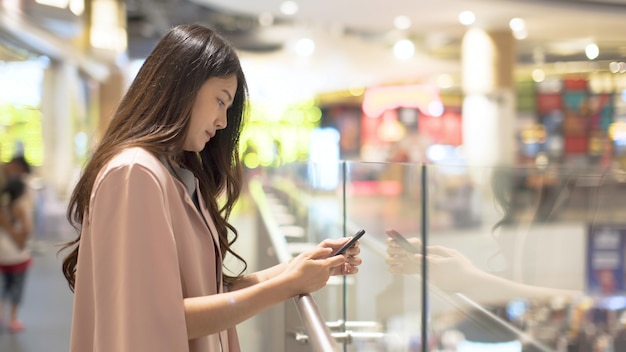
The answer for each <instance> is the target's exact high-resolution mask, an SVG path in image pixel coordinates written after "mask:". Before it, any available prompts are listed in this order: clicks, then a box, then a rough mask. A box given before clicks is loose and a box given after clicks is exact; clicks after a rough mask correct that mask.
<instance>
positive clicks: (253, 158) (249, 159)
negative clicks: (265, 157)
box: [243, 153, 259, 169]
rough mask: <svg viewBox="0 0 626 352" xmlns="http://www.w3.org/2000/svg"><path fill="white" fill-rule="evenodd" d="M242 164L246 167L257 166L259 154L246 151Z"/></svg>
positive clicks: (253, 167)
mask: <svg viewBox="0 0 626 352" xmlns="http://www.w3.org/2000/svg"><path fill="white" fill-rule="evenodd" d="M243 164H244V166H245V167H247V168H248V169H256V168H257V167H259V155H258V154H257V153H248V154H246V156H244V158H243Z"/></svg>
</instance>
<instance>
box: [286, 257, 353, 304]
mask: <svg viewBox="0 0 626 352" xmlns="http://www.w3.org/2000/svg"><path fill="white" fill-rule="evenodd" d="M332 251H333V250H332V248H329V247H316V248H315V249H313V250H310V251H307V252H304V253H301V254H300V255H298V256H297V257H295V258H293V259H292V260H291V261H290V262H289V263H288V264H287V267H286V268H285V270H284V271H283V272H282V273H281V274H280V275H279V276H281V277H283V278H284V279H285V280H286V282H287V285H289V286H290V287H291V290H292V293H293V295H294V296H295V295H298V294H302V293H310V292H314V291H317V290H319V289H321V288H322V287H324V286H325V285H326V282H327V281H328V279H329V278H330V276H331V275H332V274H333V273H334V272H335V271H336V270H338V269H337V268H339V267H343V266H344V265H345V258H344V257H343V256H330V255H331V253H332Z"/></svg>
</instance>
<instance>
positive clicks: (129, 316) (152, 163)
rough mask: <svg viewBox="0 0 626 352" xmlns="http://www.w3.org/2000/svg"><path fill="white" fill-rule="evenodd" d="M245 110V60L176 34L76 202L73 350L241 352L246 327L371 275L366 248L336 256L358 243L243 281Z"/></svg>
mask: <svg viewBox="0 0 626 352" xmlns="http://www.w3.org/2000/svg"><path fill="white" fill-rule="evenodd" d="M246 103H247V87H246V81H245V76H244V73H243V71H242V68H241V66H240V62H239V58H238V56H237V54H236V52H235V50H234V48H232V47H231V46H230V45H229V44H228V43H227V42H225V40H224V39H223V38H222V37H221V36H220V35H219V34H217V33H216V32H214V31H213V30H211V29H209V28H206V27H203V26H200V25H180V26H177V27H174V28H173V29H171V30H170V31H169V32H168V34H166V35H165V36H164V37H163V38H162V39H161V41H160V42H159V43H158V44H157V45H156V47H155V48H154V50H153V52H152V53H151V54H150V55H149V56H148V57H147V59H146V60H145V62H144V64H143V66H142V67H141V69H140V70H139V72H138V74H137V76H136V78H135V80H134V81H133V83H132V84H131V86H130V87H129V89H128V91H127V93H126V95H125V96H124V98H123V99H122V101H121V103H120V105H119V107H118V109H117V111H116V113H115V114H114V117H113V119H112V120H111V122H110V125H109V126H108V128H107V130H106V131H105V133H104V136H103V138H102V141H101V143H100V144H99V146H97V148H96V149H95V151H94V153H93V155H92V156H91V158H90V160H89V161H88V163H87V164H86V166H85V168H84V170H83V174H82V176H81V178H80V179H79V181H78V183H77V184H76V187H75V189H74V191H73V194H72V196H71V199H70V203H69V207H68V217H69V220H70V222H71V223H72V224H73V225H75V227H76V228H77V229H78V231H79V234H78V237H77V238H76V239H75V240H74V241H72V242H70V243H67V244H66V246H65V249H67V250H68V251H69V254H67V256H66V257H65V259H64V261H63V272H64V274H65V276H66V279H67V280H68V283H69V286H70V289H72V290H73V291H74V310H73V321H72V333H71V342H70V350H71V351H80V352H84V351H116V352H130V351H133V352H135V351H151V352H158V351H167V352H171V351H192V352H193V351H206V352H218V351H221V352H228V351H239V350H240V348H239V342H238V338H237V335H236V330H235V327H236V325H237V324H239V323H240V322H242V321H244V320H246V319H248V318H250V317H252V316H254V315H256V314H258V313H259V312H261V311H263V310H265V309H267V308H269V307H271V306H273V305H276V304H279V303H282V302H284V301H286V300H288V299H290V298H292V297H294V296H296V295H298V294H303V293H310V292H313V291H316V290H319V289H321V288H322V287H324V286H325V285H326V283H327V280H328V279H329V277H330V276H331V275H345V274H354V273H356V272H357V271H358V267H357V266H358V265H359V264H360V263H361V259H360V257H358V254H359V251H360V250H359V247H358V245H355V246H353V247H352V248H351V249H349V250H348V251H347V252H346V253H345V254H344V255H338V256H332V255H331V253H332V252H333V251H334V250H336V249H337V248H338V247H340V246H341V245H342V244H343V243H345V241H346V239H336V240H330V239H327V240H324V241H322V242H321V243H320V244H319V245H318V246H317V247H316V248H315V249H313V250H310V251H307V252H305V253H302V254H300V255H298V256H297V257H295V258H293V259H292V260H291V261H290V262H289V263H283V264H279V265H277V266H274V267H271V268H268V269H265V270H263V271H260V272H256V273H250V274H244V272H245V270H246V265H245V260H244V259H243V258H241V257H240V256H239V255H238V254H236V253H235V252H234V251H233V248H232V244H233V243H234V242H235V240H237V239H238V238H239V233H238V231H237V230H236V229H235V228H234V227H233V226H232V225H231V224H230V223H229V216H230V214H231V210H232V208H233V206H234V204H235V202H236V201H237V199H238V197H239V195H240V192H241V187H242V182H243V181H242V166H241V163H240V159H239V158H240V157H239V136H240V133H241V128H242V126H243V118H244V112H245V110H246V109H245V107H246ZM228 255H232V256H234V257H235V258H237V259H238V260H240V261H241V262H242V263H243V269H242V270H241V271H240V272H239V273H236V272H233V271H231V270H230V269H229V268H226V267H224V259H225V257H226V256H228Z"/></svg>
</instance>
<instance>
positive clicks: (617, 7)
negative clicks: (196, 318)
mask: <svg viewBox="0 0 626 352" xmlns="http://www.w3.org/2000/svg"><path fill="white" fill-rule="evenodd" d="M625 19H626V1H624V0H467V1H457V0H439V1H430V2H426V1H404V0H386V1H377V0H372V1H359V0H341V1H329V0H318V1H302V0H293V1H290V0H287V1H282V0H255V1H245V0H127V1H120V0H0V163H2V162H7V161H9V160H10V159H11V158H12V157H13V156H14V155H19V154H21V155H24V156H25V158H26V159H27V160H28V161H29V162H30V163H31V165H33V167H34V175H35V176H36V177H37V179H38V180H39V181H40V182H39V186H40V188H39V189H38V200H39V203H38V210H37V214H38V219H39V220H38V221H39V223H38V226H37V229H36V233H35V234H34V236H33V240H32V244H31V245H32V250H33V253H35V254H36V260H35V265H34V267H33V269H32V272H31V274H30V276H29V278H28V285H27V288H26V299H25V304H24V308H23V315H24V316H23V320H24V321H25V324H26V326H27V328H26V330H25V331H24V332H22V333H20V334H10V333H9V332H8V331H5V330H0V350H2V351H6V352H11V351H53V352H56V351H65V350H67V348H68V341H69V322H70V319H71V299H72V296H71V293H70V292H69V290H68V288H67V286H66V284H65V283H64V281H63V278H62V276H61V271H60V261H59V260H60V259H59V258H60V257H59V256H58V255H57V252H56V251H57V248H58V247H56V245H57V244H58V243H60V242H63V241H66V240H69V239H72V238H73V236H75V233H74V231H73V229H71V228H70V227H69V225H68V224H67V223H66V221H65V205H66V201H67V198H68V196H69V194H70V192H71V190H72V187H73V185H74V182H75V180H76V179H77V177H78V175H79V174H80V172H81V167H82V165H83V163H84V162H85V160H86V159H87V158H88V157H89V152H90V150H91V149H92V148H93V146H94V145H96V144H97V143H98V140H99V134H100V132H101V131H102V130H103V128H104V126H106V125H107V122H108V120H109V119H110V117H111V114H112V112H113V110H114V109H115V107H116V104H117V102H118V101H119V99H120V98H121V97H122V95H123V94H124V91H125V88H126V87H127V86H128V84H129V82H131V81H132V79H133V77H134V74H135V72H136V71H137V69H138V68H139V66H140V65H141V63H142V60H143V58H145V57H146V55H147V54H148V53H149V52H150V50H151V49H152V47H153V46H154V45H155V43H156V42H157V41H158V40H159V38H160V37H161V36H163V35H164V34H165V32H166V31H167V30H168V29H169V28H171V27H172V26H174V25H177V24H182V23H201V24H204V25H207V26H210V27H213V28H215V29H217V30H218V31H220V32H221V33H222V34H223V35H224V36H225V37H226V38H227V39H228V40H229V41H230V42H231V43H232V44H233V45H234V46H235V47H236V48H237V50H238V51H239V54H240V58H241V61H242V64H243V67H244V71H245V73H246V76H247V80H248V84H249V88H250V108H251V109H250V114H249V116H248V119H249V120H248V124H247V127H246V129H245V130H244V132H243V135H242V139H241V155H242V160H243V162H244V165H245V167H246V170H247V177H248V179H247V181H250V184H249V185H247V186H246V190H247V191H249V192H246V194H245V195H244V197H243V198H242V200H241V201H240V203H239V205H238V209H237V211H236V214H234V216H233V223H235V224H236V225H237V226H238V228H239V229H240V231H241V232H245V233H246V235H245V236H241V238H246V240H243V242H240V243H238V244H237V245H238V246H239V247H240V250H241V251H242V253H244V254H247V255H249V257H250V258H252V260H251V265H250V267H251V268H252V269H254V268H256V267H257V265H258V266H259V267H261V266H263V265H267V264H271V263H272V261H271V260H270V261H269V262H268V261H265V260H263V259H262V258H259V257H263V256H265V255H268V253H269V254H270V256H273V258H274V260H277V261H281V258H283V259H284V257H281V256H280V255H277V254H276V253H280V250H279V249H277V248H273V249H272V251H269V249H268V248H269V247H267V248H265V247H263V246H270V243H273V246H276V242H275V241H273V240H268V239H267V238H270V239H272V238H275V236H278V237H280V238H281V241H282V242H280V241H279V242H280V243H283V242H284V243H286V244H287V248H289V253H290V254H289V255H293V254H296V253H297V252H298V251H299V250H301V248H303V246H304V247H306V245H310V244H311V243H317V242H316V241H318V240H321V239H323V238H325V237H342V236H348V235H350V234H351V233H353V232H354V231H353V230H355V229H356V228H365V229H366V230H367V231H368V233H369V234H370V236H366V237H364V239H363V240H362V243H363V248H364V253H363V258H364V260H365V262H366V263H367V264H364V267H363V268H362V269H361V274H363V273H367V274H365V275H368V277H369V278H370V280H369V281H368V282H363V281H359V279H358V278H352V279H346V278H344V279H343V281H341V283H339V282H337V283H334V284H333V285H330V286H333V287H330V288H328V289H325V290H326V291H323V292H321V293H319V295H317V296H316V297H315V301H316V302H317V305H319V307H320V311H321V312H322V316H323V319H324V320H326V321H329V320H336V321H338V322H340V323H339V327H337V326H331V328H332V329H331V330H332V332H333V335H332V336H333V337H337V336H343V340H342V339H341V338H337V341H339V343H340V344H341V345H342V347H343V350H346V351H357V350H358V351H418V350H419V351H427V350H428V351H453V350H454V351H496V350H497V351H522V350H524V351H537V350H539V351H544V350H548V351H552V350H553V351H607V352H608V351H611V352H615V351H626V347H624V346H625V345H624V344H625V343H626V342H624V339H626V337H624V333H623V332H624V331H625V330H624V329H625V327H626V318H623V317H622V313H623V312H624V311H625V310H626V296H624V297H623V294H624V293H626V278H625V276H626V255H625V254H624V253H626V220H624V219H625V218H626V216H624V215H625V214H626V213H624V211H626V203H625V202H624V201H623V199H626V198H623V197H620V196H619V193H620V192H623V191H625V190H626V184H624V183H625V182H626V37H625V36H624V30H625V29H626V24H625V23H626V21H625ZM496 176H497V177H496ZM491 180H500V181H503V182H500V183H499V184H505V185H506V187H507V188H506V191H510V193H507V194H506V197H505V198H506V201H505V204H506V205H505V206H502V207H496V206H494V203H497V202H498V200H500V198H498V195H499V194H498V192H497V191H495V190H494V188H493V187H494V184H495V182H492V181H491ZM0 181H1V179H0ZM256 181H260V184H261V185H262V186H261V191H259V192H260V193H261V195H260V196H259V195H258V194H256V195H255V193H254V192H255V190H257V188H256V186H257V184H256V183H255V182H256ZM257 191H258V190H257ZM266 202H269V203H267V204H266ZM268 204H269V205H268ZM264 206H267V207H269V208H267V209H272V210H273V213H271V214H269V215H268V214H265V213H264V212H263V211H262V210H263V207H264ZM502 209H504V211H505V212H506V214H505V215H502V212H503V210H502ZM509 211H510V213H509ZM302 214H304V215H302ZM268 219H269V220H268ZM388 228H395V229H397V230H398V231H401V232H403V233H405V234H406V235H407V236H408V237H415V238H420V239H421V240H422V242H425V241H428V243H430V244H433V245H439V246H446V247H450V248H453V249H455V250H456V251H457V252H459V253H462V254H463V255H465V256H466V257H468V258H469V259H471V261H472V262H474V263H475V264H474V265H475V266H476V267H477V268H480V269H483V270H486V271H489V272H490V274H493V275H495V276H497V277H498V278H500V279H503V280H504V279H506V280H510V282H513V283H515V284H518V285H521V286H519V287H518V286H516V287H517V289H518V291H514V292H518V293H519V295H513V297H509V298H508V299H506V300H505V303H502V302H499V303H497V304H495V303H493V302H487V303H485V302H483V301H481V300H480V299H476V297H472V296H471V295H470V294H466V295H462V294H460V295H459V296H454V297H452V296H449V295H447V294H443V293H441V292H440V290H439V289H437V288H432V289H431V288H430V286H436V285H435V281H436V280H434V279H433V285H430V284H426V283H425V282H426V281H421V279H420V278H424V277H430V278H436V277H437V275H439V273H438V272H436V271H434V269H433V272H432V273H431V274H430V275H426V269H424V271H422V272H421V275H417V277H418V279H417V280H416V279H415V276H410V275H409V277H397V276H395V275H394V276H390V274H389V271H388V270H387V269H388V268H387V267H386V265H385V256H386V254H385V246H386V236H385V235H384V231H385V229H388ZM520 234H523V236H521V235H520ZM516 235H520V236H516ZM268 236H269V237H268ZM266 237H267V238H266ZM519 238H522V239H519ZM304 239H306V240H304ZM266 249H267V250H266ZM507 255H508V257H507ZM501 257H502V258H501ZM505 257H506V258H508V259H506V258H505ZM472 267H473V266H472ZM455 275H462V273H461V274H458V273H457V274H455ZM607 275H608V276H610V277H611V280H613V281H611V284H606V285H605V284H604V283H605V281H603V280H602V278H606V277H607ZM459 277H460V276H459ZM372 278H373V279H374V280H372ZM351 280H352V281H351ZM361 280H363V279H361ZM374 283H377V284H375V286H376V287H373V286H372V285H373V284H374ZM524 285H530V286H533V287H535V286H540V287H545V286H550V287H552V288H557V289H568V290H575V291H577V292H579V293H580V295H579V296H577V297H578V300H577V301H568V302H567V303H563V302H562V301H561V300H558V299H557V298H562V297H561V296H560V295H558V294H550V296H551V298H552V299H551V300H548V301H549V302H550V303H546V301H544V300H533V299H530V298H527V297H524V296H523V295H522V293H521V292H525V291H524V290H525V288H526V286H524ZM522 286H523V287H522ZM485 290H487V288H485ZM444 291H445V290H444ZM456 291H457V290H455V292H456ZM496 291H497V290H496ZM437 293H439V294H440V295H439V296H437ZM457 293H458V292H457ZM483 293H485V292H483ZM480 296H481V297H483V298H484V297H485V296H488V295H486V294H483V295H480ZM427 297H428V298H430V299H427ZM441 297H445V298H441ZM451 297H452V298H451ZM459 297H461V298H459ZM581 297H582V298H581ZM459 300H461V301H462V302H461V303H459ZM556 301H558V302H560V303H559V304H557V303H555V302H556ZM427 305H428V307H429V309H425V307H426V306H427ZM422 308H424V309H422ZM297 313H298V314H300V316H302V314H303V313H302V312H300V311H299V312H297ZM298 314H296V315H295V317H296V318H294V316H293V312H291V311H290V306H289V307H285V308H284V309H282V310H278V311H272V312H268V313H267V315H266V316H261V317H259V318H257V320H256V321H255V320H254V319H252V320H251V321H249V322H246V323H244V324H242V326H241V327H240V331H242V332H240V335H242V336H245V338H244V339H243V340H244V346H245V347H246V351H282V350H286V351H299V350H301V348H304V349H302V350H311V344H312V345H315V343H311V342H310V341H311V340H314V339H315V338H314V336H309V337H308V339H307V338H301V339H300V340H302V341H304V342H302V341H300V342H298V343H295V342H294V341H291V340H297V338H293V336H292V335H294V333H293V331H291V330H289V329H290V326H291V325H290V324H293V325H299V324H301V320H299V319H297V317H298ZM477 316H478V317H477ZM485 317H486V318H485ZM266 319H274V320H272V321H273V322H274V323H272V324H269V325H268V324H265V325H264V324H263V322H266V323H267V320H266ZM291 319H295V320H291ZM306 319H308V318H303V320H306ZM277 321H280V322H281V323H280V324H278V323H275V322H277ZM346 321H347V322H353V323H354V324H352V325H351V326H352V328H353V329H354V331H352V330H350V331H348V326H349V325H350V324H346ZM465 321H474V322H476V321H478V323H476V324H477V325H479V326H480V327H481V329H477V328H476V327H473V328H472V327H468V325H467V324H465ZM485 321H487V323H485ZM341 322H343V323H341ZM359 323H363V324H361V325H359ZM368 324H369V325H368ZM485 324H486V325H485ZM304 325H306V324H304ZM329 325H332V324H329ZM281 329H282V330H281ZM288 330H289V331H288ZM286 331H287V332H288V333H287V334H286V333H285V332H286ZM496 332H497V333H496ZM306 333H308V334H311V332H310V331H309V332H306V331H305V332H302V334H304V335H306ZM341 334H343V335H341ZM276 336H278V338H277V341H278V342H277V341H276V340H274V339H275V338H276ZM295 336H296V337H297V336H301V335H298V334H295ZM302 336H303V335H302ZM346 336H348V337H349V338H346ZM269 340H273V341H270V342H268V341H269ZM307 341H308V343H307ZM346 341H348V342H346ZM463 341H464V342H463ZM620 348H623V349H620ZM313 349H314V350H319V349H316V348H315V347H314V348H313Z"/></svg>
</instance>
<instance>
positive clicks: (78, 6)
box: [70, 0, 85, 16]
mask: <svg viewBox="0 0 626 352" xmlns="http://www.w3.org/2000/svg"><path fill="white" fill-rule="evenodd" d="M70 11H72V13H73V14H75V15H76V16H80V15H82V14H83V13H84V12H85V2H84V1H83V0H70Z"/></svg>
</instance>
